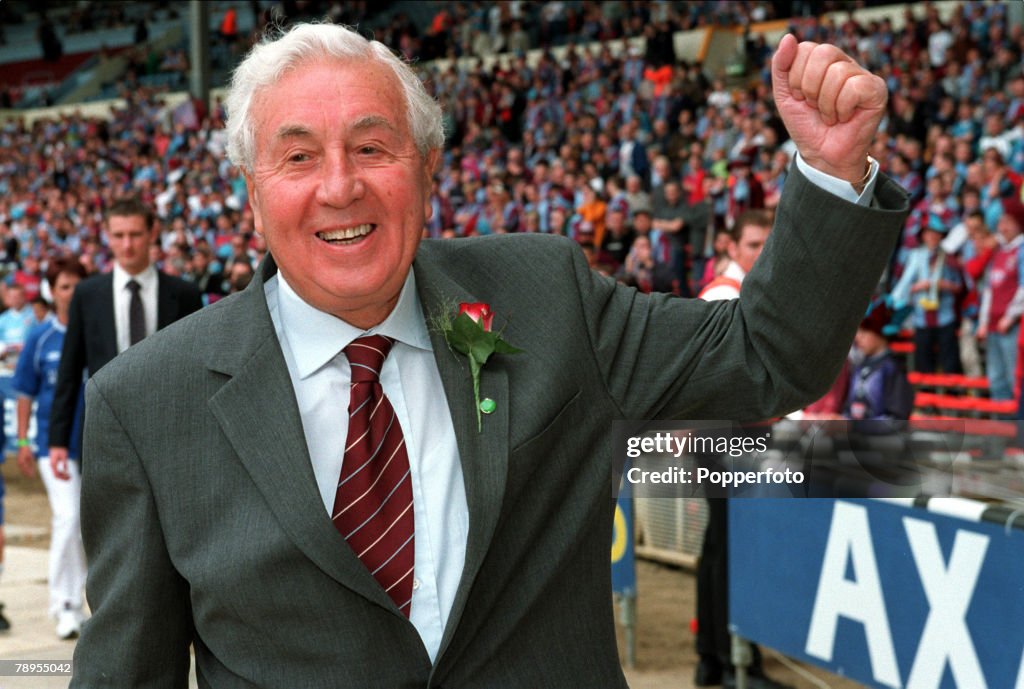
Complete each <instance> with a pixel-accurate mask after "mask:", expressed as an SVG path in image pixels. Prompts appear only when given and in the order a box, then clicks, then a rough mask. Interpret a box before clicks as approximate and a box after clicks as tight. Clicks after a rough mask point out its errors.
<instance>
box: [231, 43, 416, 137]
mask: <svg viewBox="0 0 1024 689" xmlns="http://www.w3.org/2000/svg"><path fill="white" fill-rule="evenodd" d="M313 72H317V73H320V74H322V75H324V77H325V78H323V79H318V80H317V81H316V83H315V84H311V85H310V87H309V88H308V89H305V90H302V91H301V92H300V93H301V96H302V97H301V98H295V94H294V93H292V91H293V90H294V85H295V83H296V82H297V81H298V80H301V79H302V78H304V76H305V75H307V74H309V73H313ZM367 87H369V88H373V89H374V91H375V92H376V98H375V100H377V101H378V102H379V104H380V110H381V112H382V113H389V114H391V115H393V117H394V119H395V120H396V121H395V122H394V124H395V125H396V126H404V125H408V124H409V123H408V110H409V108H408V103H407V102H406V99H405V91H404V90H403V88H402V84H401V81H400V80H399V78H398V75H397V74H396V73H395V70H394V69H393V68H392V67H391V66H390V65H388V64H387V63H385V62H384V61H382V60H380V59H377V58H375V57H369V58H349V57H334V56H323V55H318V56H310V57H307V58H302V59H300V60H298V61H296V62H295V63H294V64H292V65H290V66H288V67H287V68H286V69H284V70H282V72H281V74H280V75H278V77H277V79H275V80H274V81H272V82H270V83H268V84H266V85H264V86H261V87H259V88H257V89H256V90H255V91H254V92H253V96H252V102H251V105H250V112H251V113H252V116H251V118H250V120H251V122H252V123H253V126H254V133H255V134H256V135H257V140H259V138H260V137H264V138H265V137H268V136H273V135H274V134H275V132H274V131H263V125H264V124H265V123H266V120H267V119H269V114H270V113H271V112H272V113H274V114H275V117H274V119H277V120H280V119H284V120H288V119H289V117H290V116H293V115H294V116H299V114H300V112H301V105H302V104H303V103H304V102H306V101H307V97H308V98H313V97H316V96H318V95H321V94H322V95H324V96H327V95H330V94H331V91H332V90H334V91H335V92H337V91H344V90H345V89H352V90H353V91H355V90H357V89H363V88H367ZM286 89H287V90H288V91H289V93H288V95H287V96H286V95H285V90H286ZM341 102H344V100H342V101H341Z"/></svg>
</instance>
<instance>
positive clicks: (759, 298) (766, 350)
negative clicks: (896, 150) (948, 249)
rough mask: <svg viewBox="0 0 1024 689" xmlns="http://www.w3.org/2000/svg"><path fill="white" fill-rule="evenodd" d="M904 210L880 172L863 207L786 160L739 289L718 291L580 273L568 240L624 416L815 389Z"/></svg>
mask: <svg viewBox="0 0 1024 689" xmlns="http://www.w3.org/2000/svg"><path fill="white" fill-rule="evenodd" d="M907 212H908V204H907V197H906V193H905V192H904V191H903V190H902V189H901V188H900V187H899V186H898V185H896V184H895V183H893V182H891V181H890V180H889V179H888V178H885V177H880V178H879V180H878V184H877V186H876V189H875V199H874V201H873V203H872V206H871V207H865V206H859V205H856V204H853V203H849V202H847V201H844V200H842V199H839V198H838V197H835V196H833V195H832V194H829V193H828V192H826V191H824V190H822V189H820V188H819V187H817V186H815V185H814V184H812V183H811V182H809V181H807V179H806V178H805V177H804V176H803V175H802V174H801V173H800V172H799V170H798V169H797V168H796V167H794V168H793V169H792V171H791V174H790V178H789V179H788V180H787V182H786V187H785V190H784V194H783V197H782V200H781V202H780V205H779V210H778V216H777V219H776V222H775V229H774V231H773V232H772V234H771V235H770V237H769V240H768V243H767V245H766V246H765V249H764V252H763V254H762V256H761V258H760V259H759V260H758V262H757V264H756V265H755V266H754V268H753V270H751V272H750V273H749V274H748V275H747V277H746V279H745V282H744V287H743V296H742V297H741V298H740V299H736V300H733V301H728V302H712V303H707V302H703V301H700V300H696V299H674V298H672V297H667V296H663V295H649V296H648V295H641V294H638V293H637V292H636V291H635V290H632V289H628V288H626V287H623V286H621V285H616V284H615V283H614V282H613V281H611V280H610V279H607V278H602V277H600V276H598V275H595V274H593V273H591V272H590V271H589V270H588V269H587V266H586V262H585V259H584V258H583V257H582V255H581V254H579V253H578V252H576V253H577V255H576V256H575V258H574V269H575V271H576V275H577V282H578V284H579V285H580V300H581V303H582V307H583V308H582V311H583V313H584V314H585V316H584V317H585V319H586V321H587V331H588V336H589V340H590V341H589V345H590V349H591V351H592V352H593V356H594V357H595V359H596V363H597V366H598V367H599V368H600V370H601V371H602V373H603V375H604V378H605V381H606V386H607V389H608V393H609V395H610V396H611V398H612V399H614V400H615V402H616V404H617V405H618V406H619V409H620V411H621V413H622V415H623V418H627V419H655V418H704V419H734V420H740V421H743V420H755V419H764V418H769V417H772V416H776V415H778V414H782V413H787V412H790V411H792V410H794V409H797V408H800V407H802V406H804V405H806V404H807V403H809V402H811V401H813V400H815V399H818V398H819V397H821V395H823V394H824V393H825V392H826V391H827V390H828V388H829V386H830V385H831V384H832V382H833V381H834V380H835V378H836V376H837V375H838V373H839V370H840V368H841V366H842V363H843V361H844V359H845V357H846V354H847V351H848V349H849V345H850V342H851V341H852V339H853V335H854V333H855V331H856V328H857V324H858V323H859V322H860V320H861V317H862V316H863V314H864V309H865V307H866V305H867V303H868V300H869V298H870V296H871V294H872V291H873V290H874V289H875V287H876V286H877V284H878V279H879V275H880V274H881V272H882V269H883V268H884V266H885V264H886V262H887V261H888V258H889V256H890V255H891V252H892V249H893V246H894V245H895V242H896V240H897V238H898V236H899V232H900V228H901V227H902V225H903V222H904V219H905V217H906V215H907Z"/></svg>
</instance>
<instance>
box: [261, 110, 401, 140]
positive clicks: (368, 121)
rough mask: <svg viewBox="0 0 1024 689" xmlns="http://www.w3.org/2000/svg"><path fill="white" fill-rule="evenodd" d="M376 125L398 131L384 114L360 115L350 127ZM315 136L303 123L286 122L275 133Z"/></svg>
mask: <svg viewBox="0 0 1024 689" xmlns="http://www.w3.org/2000/svg"><path fill="white" fill-rule="evenodd" d="M375 127H383V128H384V129H387V130H389V131H392V132H394V131H396V129H395V126H394V125H393V124H391V120H389V119H388V118H386V117H384V116H383V115H365V116H363V117H360V118H359V119H357V120H356V121H355V122H353V123H352V125H351V126H350V129H352V130H353V131H356V132H359V131H365V130H367V129H373V128H375ZM312 137H313V132H312V130H310V128H309V127H307V126H305V125H302V124H285V125H281V127H279V128H278V130H277V131H276V132H275V133H274V139H275V140H278V141H280V140H282V139H308V138H312Z"/></svg>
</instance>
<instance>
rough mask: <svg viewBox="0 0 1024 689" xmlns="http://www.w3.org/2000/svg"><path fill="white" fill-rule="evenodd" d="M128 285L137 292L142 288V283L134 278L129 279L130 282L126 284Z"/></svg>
mask: <svg viewBox="0 0 1024 689" xmlns="http://www.w3.org/2000/svg"><path fill="white" fill-rule="evenodd" d="M126 287H127V288H128V290H129V291H131V292H135V293H136V294H138V292H139V290H140V289H142V285H140V284H139V283H138V282H136V281H135V280H134V279H133V280H129V281H128V284H127V285H126Z"/></svg>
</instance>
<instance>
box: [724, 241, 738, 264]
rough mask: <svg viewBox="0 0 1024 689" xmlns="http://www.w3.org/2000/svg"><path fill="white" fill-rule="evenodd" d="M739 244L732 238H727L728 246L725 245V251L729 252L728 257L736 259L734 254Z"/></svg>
mask: <svg viewBox="0 0 1024 689" xmlns="http://www.w3.org/2000/svg"><path fill="white" fill-rule="evenodd" d="M739 248H740V247H739V245H738V244H737V243H736V242H735V241H734V240H732V239H730V240H729V246H727V247H726V249H725V252H726V253H727V254H729V258H731V259H732V260H734V261H735V260H736V256H737V255H738V254H739Z"/></svg>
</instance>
